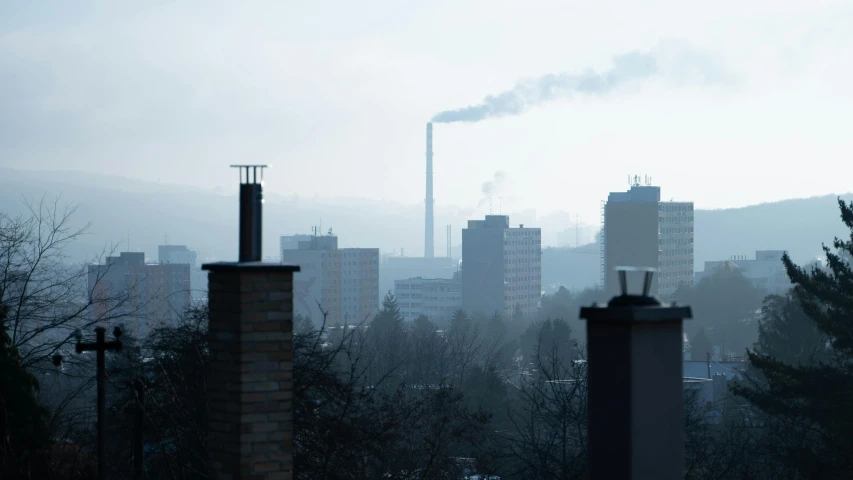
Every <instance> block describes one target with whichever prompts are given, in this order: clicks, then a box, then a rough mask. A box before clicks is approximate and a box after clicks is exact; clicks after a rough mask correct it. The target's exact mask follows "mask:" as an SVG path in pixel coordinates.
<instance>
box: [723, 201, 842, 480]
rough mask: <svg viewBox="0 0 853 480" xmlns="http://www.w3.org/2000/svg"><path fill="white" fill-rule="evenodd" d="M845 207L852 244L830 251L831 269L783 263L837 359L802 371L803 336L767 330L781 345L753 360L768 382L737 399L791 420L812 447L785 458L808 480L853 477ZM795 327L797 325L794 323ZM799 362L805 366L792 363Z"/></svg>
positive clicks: (753, 354)
mask: <svg viewBox="0 0 853 480" xmlns="http://www.w3.org/2000/svg"><path fill="white" fill-rule="evenodd" d="M838 204H839V208H840V210H841V219H842V221H843V223H844V225H845V226H846V227H847V228H848V229H849V230H850V232H851V233H850V237H849V239H847V240H842V239H838V238H836V239H835V241H834V242H833V246H834V248H835V251H832V250H831V249H830V248H829V247H827V246H826V245H824V246H823V250H824V252H825V254H826V259H827V267H826V268H825V269H821V268H814V267H812V268H810V269H806V268H803V267H799V266H797V265H796V264H794V263H793V261H791V258H790V257H789V256H788V255H787V254H786V255H785V256H784V257H783V260H782V261H783V262H784V264H785V268H786V270H787V272H788V277H789V278H790V279H791V283H793V284H794V288H793V290H792V294H793V298H794V299H796V300H798V301H799V304H800V306H801V307H802V312H803V313H804V314H805V316H806V317H807V318H808V319H809V320H811V321H812V322H813V324H814V325H815V327H816V328H817V330H818V331H819V333H820V335H822V336H824V337H825V338H827V339H828V340H829V347H830V350H829V352H827V355H826V357H824V358H823V359H819V358H818V359H815V360H816V361H808V362H807V363H802V361H803V360H804V359H806V357H805V351H804V349H803V348H801V347H795V348H791V344H792V343H791V342H798V343H799V341H800V340H801V338H796V337H799V336H800V335H801V334H797V333H793V332H782V334H781V335H780V334H777V333H779V332H777V331H775V330H771V329H766V330H765V332H764V340H765V342H770V341H771V340H772V341H773V342H772V343H769V344H765V345H759V346H757V348H755V349H754V350H753V351H749V352H747V353H748V358H749V362H750V366H751V367H752V369H754V371H756V372H758V373H759V374H760V377H761V382H755V381H754V382H751V384H745V385H737V386H735V393H737V394H739V395H742V396H743V397H745V398H746V399H748V400H749V401H750V402H751V403H752V404H753V405H755V406H756V407H757V408H759V409H760V410H762V411H763V412H765V413H767V414H769V415H772V416H774V417H776V418H784V419H787V421H786V422H785V423H786V424H787V425H792V426H793V428H795V429H796V430H797V431H798V433H800V435H799V437H800V438H801V439H803V440H805V441H801V442H799V443H796V444H786V445H784V448H785V450H784V451H783V452H782V454H783V455H784V457H785V458H787V459H793V463H794V465H795V466H796V467H797V469H798V470H799V471H800V474H801V475H803V476H804V477H807V478H852V477H853V321H851V319H853V269H851V267H850V265H849V264H848V263H847V262H846V261H845V259H844V258H845V256H846V255H847V254H853V204H849V205H848V204H846V203H845V202H844V201H843V200H841V199H839V200H838ZM777 307H778V305H776V306H773V308H777ZM783 318H784V317H783ZM789 320H790V319H789ZM785 322H786V321H785V320H783V321H781V322H779V323H778V324H779V325H783V326H784V325H786V323H785ZM791 325H795V323H794V322H787V326H791ZM791 333H793V334H791ZM777 342H781V343H782V345H781V348H780V345H779V344H778V343H777ZM808 348H812V347H808ZM771 355H781V356H782V357H783V358H784V357H787V358H786V359H780V358H777V357H774V356H771ZM792 360H793V361H797V362H798V363H797V364H791V363H788V362H791V361H792Z"/></svg>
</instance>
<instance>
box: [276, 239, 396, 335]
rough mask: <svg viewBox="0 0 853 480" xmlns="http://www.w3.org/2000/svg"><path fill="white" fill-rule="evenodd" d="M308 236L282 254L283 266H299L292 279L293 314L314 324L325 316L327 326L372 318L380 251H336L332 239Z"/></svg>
mask: <svg viewBox="0 0 853 480" xmlns="http://www.w3.org/2000/svg"><path fill="white" fill-rule="evenodd" d="M310 237H311V238H308V239H299V240H298V241H297V248H296V249H291V248H287V249H282V251H281V261H282V263H285V264H290V265H298V266H299V267H300V271H299V272H298V273H296V274H295V275H294V277H293V295H294V299H293V304H294V308H295V310H294V311H295V312H296V314H298V315H303V316H306V317H309V318H311V319H312V320H313V321H314V323H315V324H317V325H319V323H320V322H322V321H323V315H324V314H325V315H326V324H328V325H338V324H342V323H344V322H346V323H350V324H354V323H359V322H362V321H365V320H369V319H370V318H372V317H373V316H374V315H375V314H376V312H377V311H378V309H379V249H378V248H337V246H338V239H337V237H335V236H332V235H324V236H320V235H316V236H310ZM282 238H284V237H282Z"/></svg>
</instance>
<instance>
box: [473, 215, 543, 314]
mask: <svg viewBox="0 0 853 480" xmlns="http://www.w3.org/2000/svg"><path fill="white" fill-rule="evenodd" d="M541 297H542V231H541V229H539V228H524V225H519V227H518V228H510V226H509V217H508V216H506V215H487V216H486V218H485V219H484V220H469V221H468V228H465V229H463V230H462V308H464V309H465V310H467V311H468V312H471V313H473V312H483V313H486V314H493V313H500V314H502V315H504V316H507V315H510V314H511V313H512V311H513V310H514V309H515V307H516V306H518V307H519V308H521V311H522V312H523V313H525V314H530V313H533V312H534V311H536V309H538V308H539V304H540V299H541Z"/></svg>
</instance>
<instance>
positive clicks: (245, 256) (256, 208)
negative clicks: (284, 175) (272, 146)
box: [231, 165, 268, 262]
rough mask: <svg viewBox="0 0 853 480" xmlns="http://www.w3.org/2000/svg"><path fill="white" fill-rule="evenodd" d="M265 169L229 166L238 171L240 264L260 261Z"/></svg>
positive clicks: (249, 166)
mask: <svg viewBox="0 0 853 480" xmlns="http://www.w3.org/2000/svg"><path fill="white" fill-rule="evenodd" d="M267 167H268V165H231V168H239V169H240V258H239V261H240V262H260V261H261V238H262V229H261V224H262V220H263V216H262V210H261V205H262V204H263V202H264V200H263V198H264V195H263V177H264V168H267ZM259 173H260V175H258V174H259Z"/></svg>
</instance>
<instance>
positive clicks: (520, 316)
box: [512, 303, 524, 325]
mask: <svg viewBox="0 0 853 480" xmlns="http://www.w3.org/2000/svg"><path fill="white" fill-rule="evenodd" d="M512 323H514V324H515V325H523V324H524V312H522V311H521V304H519V303H516V304H515V308H513V309H512Z"/></svg>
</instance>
